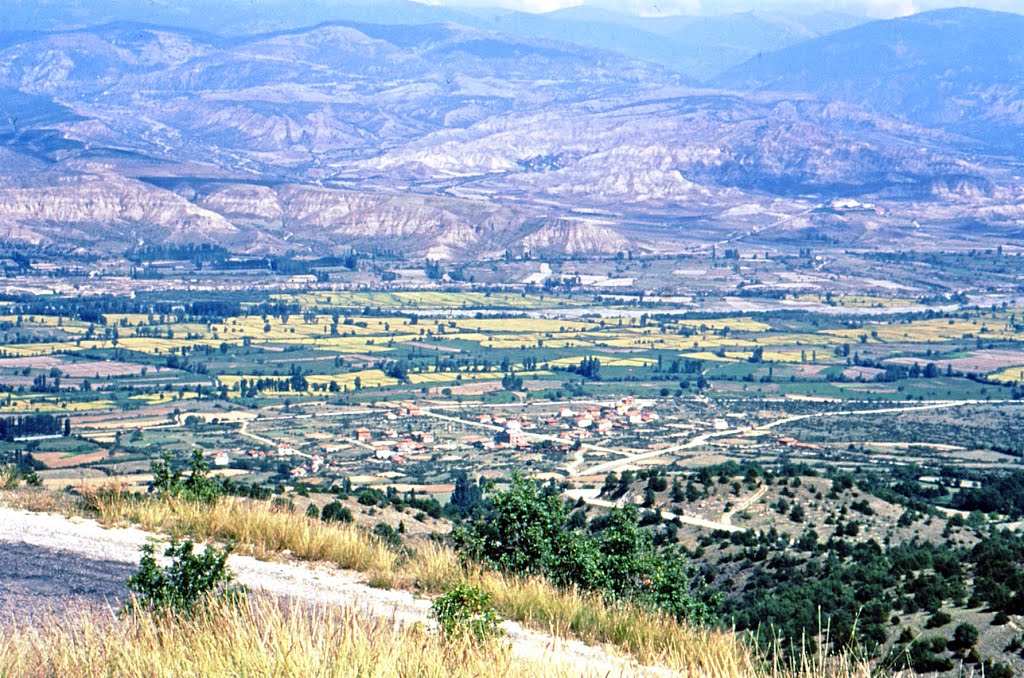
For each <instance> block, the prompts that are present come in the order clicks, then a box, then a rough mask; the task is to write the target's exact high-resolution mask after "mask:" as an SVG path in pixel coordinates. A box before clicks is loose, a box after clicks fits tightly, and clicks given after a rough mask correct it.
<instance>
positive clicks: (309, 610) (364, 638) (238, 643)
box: [0, 597, 579, 678]
mask: <svg viewBox="0 0 1024 678" xmlns="http://www.w3.org/2000/svg"><path fill="white" fill-rule="evenodd" d="M541 675H544V676H553V677H561V676H566V677H568V676H572V675H579V671H575V672H573V671H571V670H570V669H569V668H568V667H565V666H559V665H558V664H557V663H556V662H555V661H554V660H553V659H552V658H551V657H537V658H536V659H522V658H513V657H512V654H511V651H510V648H509V646H508V644H507V643H502V642H500V641H497V642H491V643H487V644H483V645H476V646H474V645H469V644H459V643H450V642H445V641H444V640H443V639H442V638H440V637H439V636H438V635H436V634H431V633H428V632H427V631H425V630H424V629H423V628H422V627H420V626H412V627H410V626H400V625H397V624H395V623H392V622H387V621H379V620H371V619H367V618H365V617H363V616H360V615H357V613H356V612H355V611H354V610H352V609H350V608H325V607H317V606H312V605H304V604H289V605H287V606H285V605H283V604H281V603H279V602H277V601H275V600H271V599H268V598H264V597H250V598H249V599H248V600H247V601H245V602H243V603H242V604H241V605H238V606H235V605H231V604H218V605H213V606H211V607H210V609H208V610H205V611H203V612H201V613H199V614H197V615H196V616H195V617H194V618H190V619H181V620H179V619H174V618H172V617H167V616H163V615H151V614H149V613H147V612H143V611H138V612H135V613H133V614H129V615H126V616H125V617H124V618H120V619H119V618H116V617H114V616H112V615H110V614H109V613H107V614H99V613H94V612H84V611H80V612H75V613H71V615H70V617H63V618H60V619H50V620H44V621H43V622H41V623H39V624H37V625H35V626H32V627H22V628H18V629H15V630H13V631H4V630H3V629H0V676H2V677H4V678H6V677H8V676H10V677H11V678H14V677H15V676H17V677H18V678H32V677H35V676H61V677H62V678H93V677H94V676H152V677H160V676H167V677H171V676H206V677H219V676H275V677H276V676H296V677H302V678H318V677H321V676H322V677H325V678H326V677H328V676H330V677H335V676H337V677H346V676H351V677H353V678H355V677H356V676H359V677H363V676H417V677H418V676H428V677H429V676H437V677H438V678H441V677H443V676H480V677H482V678H506V677H507V678H514V677H519V676H523V677H526V676H541Z"/></svg>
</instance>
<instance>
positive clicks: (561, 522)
mask: <svg viewBox="0 0 1024 678" xmlns="http://www.w3.org/2000/svg"><path fill="white" fill-rule="evenodd" d="M624 475H625V474H624ZM591 528H592V529H594V530H595V532H594V534H591V533H589V532H587V531H585V530H583V529H572V527H571V526H570V522H569V512H568V510H567V509H566V507H565V505H564V504H563V503H562V501H561V499H559V497H558V495H557V490H556V489H555V488H552V487H545V488H544V489H543V490H542V489H540V488H538V487H537V485H536V484H535V483H533V482H530V481H527V480H525V479H523V478H522V477H521V476H519V475H515V476H513V478H512V485H511V487H510V488H509V489H508V490H507V491H505V492H495V493H493V494H491V495H489V496H488V498H487V502H486V504H485V510H484V511H483V514H482V515H481V516H480V517H479V518H477V519H475V520H473V521H472V522H469V523H466V524H464V525H460V526H458V527H457V528H456V529H455V530H453V532H452V537H453V539H454V541H455V544H456V546H457V547H458V548H459V549H460V550H461V552H462V553H463V554H464V556H466V557H467V558H469V559H471V560H474V561H476V562H480V563H484V564H486V565H488V566H490V567H494V568H497V569H501V570H505V571H507V572H512V573H516V574H539V575H544V576H545V577H547V578H548V579H550V580H552V581H553V582H555V583H556V584H558V585H560V586H574V587H578V588H580V589H583V590H590V591H601V592H603V593H604V594H606V595H607V596H608V597H609V598H610V599H612V600H628V601H631V602H634V603H639V604H641V605H645V606H647V607H650V608H653V609H657V610H661V611H664V612H667V613H669V614H671V615H672V616H674V617H676V618H677V619H680V620H687V621H691V622H697V623H703V622H708V621H711V620H712V617H713V614H712V606H711V605H709V604H708V603H709V602H711V603H712V604H713V603H714V602H716V601H715V597H714V596H713V595H711V594H710V593H707V594H706V595H700V594H705V593H706V592H705V591H703V590H701V591H696V590H695V589H694V588H693V587H691V582H690V574H691V573H690V568H689V566H688V565H687V563H686V560H685V558H684V557H683V555H682V554H681V553H679V552H678V551H676V550H674V549H667V550H664V551H659V550H658V549H657V548H656V547H655V546H654V543H653V537H652V535H651V533H650V532H649V531H648V530H644V529H643V528H642V527H641V526H640V521H639V516H638V514H637V510H636V507H635V506H632V505H627V506H625V507H623V508H617V509H612V510H611V511H610V512H609V514H608V515H607V516H606V517H604V518H603V519H602V520H600V521H595V522H594V524H592V526H591Z"/></svg>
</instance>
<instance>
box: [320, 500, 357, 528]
mask: <svg viewBox="0 0 1024 678" xmlns="http://www.w3.org/2000/svg"><path fill="white" fill-rule="evenodd" d="M320 519H321V520H323V521H324V522H326V523H351V522H352V511H351V509H349V508H348V507H347V506H343V505H342V503H341V502H340V501H332V502H331V503H330V504H327V505H326V506H324V507H323V509H322V510H321V511H320Z"/></svg>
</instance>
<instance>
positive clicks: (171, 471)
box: [149, 450, 224, 504]
mask: <svg viewBox="0 0 1024 678" xmlns="http://www.w3.org/2000/svg"><path fill="white" fill-rule="evenodd" d="M172 461H173V459H172V457H171V454H170V452H165V453H164V454H163V455H162V456H161V457H160V459H159V460H157V461H154V462H153V463H152V464H151V465H150V468H151V469H152V471H153V480H152V482H151V483H150V485H149V487H150V490H151V491H152V492H155V493H156V494H157V495H158V496H160V497H165V498H167V497H177V498H179V499H185V500H187V501H196V502H201V503H204V504H212V503H214V502H215V501H217V499H219V498H220V497H221V495H223V494H224V486H223V485H222V484H221V483H220V482H218V481H217V480H216V479H214V478H210V475H209V474H210V464H209V462H207V461H206V458H205V457H204V456H203V451H202V450H194V451H193V452H192V456H191V457H190V458H189V461H188V470H189V474H188V476H187V477H185V476H184V474H183V473H182V471H181V469H180V468H177V469H176V468H173V467H172Z"/></svg>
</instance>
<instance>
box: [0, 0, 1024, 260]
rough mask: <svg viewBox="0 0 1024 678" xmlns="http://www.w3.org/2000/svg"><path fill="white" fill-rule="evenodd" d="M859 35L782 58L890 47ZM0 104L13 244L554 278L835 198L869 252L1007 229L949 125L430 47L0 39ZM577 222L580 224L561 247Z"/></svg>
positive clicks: (491, 46)
mask: <svg viewBox="0 0 1024 678" xmlns="http://www.w3.org/2000/svg"><path fill="white" fill-rule="evenodd" d="M956 16H957V15H956V14H955V13H954V15H953V17H954V18H955V17H956ZM919 21H923V22H926V23H927V21H930V20H929V19H927V15H926V18H925V19H920V20H919ZM880 23H882V24H884V25H885V26H888V28H885V29H882V28H878V27H874V28H872V26H875V24H871V25H869V26H866V27H858V28H855V29H851V31H846V32H845V33H840V34H838V36H836V37H833V38H824V39H819V40H815V41H812V42H811V43H806V44H807V45H812V46H813V45H815V44H818V43H820V42H821V41H822V40H825V41H827V40H839V39H840V37H841V36H844V35H848V34H850V33H851V32H852V33H856V32H858V31H861V32H863V31H867V32H868V33H869V34H871V33H872V31H875V32H877V31H879V30H890V31H898V30H903V29H901V28H899V26H897V27H896V28H893V27H892V24H898V23H899V22H880ZM900 25H902V24H900ZM843 39H844V40H845V39H846V38H843ZM790 49H795V48H790ZM993 49H996V50H997V51H998V48H997V47H994V48H993ZM1003 51H1010V52H1012V50H1011V49H1010V48H1006V49H1004V50H1003ZM787 52H788V50H784V51H783V52H780V53H779V54H786V53H787ZM773 58H776V57H774V56H773V57H764V59H762V60H760V61H766V60H769V59H773ZM754 65H756V64H755V62H751V63H750V64H748V65H747V66H745V67H744V68H747V69H751V68H753V67H754ZM916 67H917V66H915V68H916ZM741 71H742V69H740V70H737V71H734V72H733V74H732V75H730V76H729V77H730V78H732V77H738V76H736V74H737V73H740V72H741ZM808 77H809V76H808ZM1007 82H1009V83H1011V85H1010V86H1012V83H1013V82H1014V81H1013V80H1012V78H1011V79H1008V80H1007ZM773 86H775V85H773ZM0 88H4V89H3V91H5V92H9V93H11V94H12V96H10V97H9V99H8V100H9V102H10V103H9V105H8V107H7V110H5V111H3V113H4V115H2V116H0V143H2V144H3V146H4V147H5V148H6V149H8V155H7V156H6V159H5V158H4V157H0V165H3V167H0V174H4V173H6V178H5V180H4V190H5V193H4V197H3V201H2V202H0V224H2V225H3V226H4V228H6V229H7V232H8V233H9V234H10V237H12V238H16V239H18V238H21V239H24V240H29V241H32V242H37V241H43V240H47V239H50V240H54V241H60V242H66V243H71V244H74V242H75V239H76V238H78V237H79V236H77V235H73V234H75V233H78V231H79V230H82V229H85V230H90V229H94V230H95V235H94V236H88V237H86V236H83V237H82V238H81V241H80V243H79V244H81V245H83V246H88V247H105V248H107V249H111V248H112V249H115V250H116V249H117V248H120V247H123V246H130V245H133V244H136V242H137V241H138V240H146V241H149V240H161V239H169V240H185V239H194V240H199V241H213V240H222V241H225V242H229V243H231V245H232V247H236V248H238V249H240V250H244V251H268V252H269V251H296V252H311V251H324V250H327V251H333V250H339V249H344V248H347V247H350V246H356V247H361V248H369V249H372V248H373V247H375V246H379V245H380V243H382V242H383V243H385V244H386V245H387V246H388V247H389V248H393V249H394V248H397V249H400V250H401V251H403V252H405V253H408V254H415V255H417V256H418V255H423V254H428V253H429V254H431V255H432V256H440V257H455V258H461V257H474V256H497V255H500V254H501V253H502V252H503V251H504V249H505V248H507V247H512V246H526V247H533V248H535V249H543V250H545V251H548V252H556V251H558V247H559V246H558V242H559V240H564V241H565V243H564V247H563V248H562V250H561V251H562V253H584V252H587V251H592V252H614V251H618V250H619V249H621V248H623V247H637V246H639V247H647V245H646V244H644V242H643V241H644V238H643V236H642V234H641V235H640V236H639V237H640V240H639V242H638V241H637V240H636V237H637V236H636V234H635V232H634V231H632V230H631V227H630V224H633V223H634V222H638V221H639V222H645V223H647V222H650V221H651V220H652V219H656V220H663V221H667V222H671V221H672V220H674V219H677V218H680V217H685V218H699V219H700V220H702V221H701V222H700V223H701V228H703V229H704V230H705V231H706V232H707V233H708V234H713V233H716V232H730V233H732V232H736V231H742V230H744V229H757V230H761V229H763V227H765V226H767V225H770V224H771V223H772V222H773V221H775V220H777V219H778V218H779V217H778V216H777V215H778V214H779V210H780V209H781V210H782V212H783V213H789V214H794V213H799V212H803V211H806V210H807V209H809V208H811V207H813V206H814V205H815V204H819V203H822V202H827V201H828V200H830V199H831V198H833V197H842V196H864V197H865V199H866V200H869V201H871V202H877V201H884V203H885V204H884V205H883V208H884V209H885V210H886V215H887V219H886V221H887V222H889V223H890V224H892V227H893V228H897V227H898V225H899V224H909V223H910V222H912V221H916V220H920V219H922V218H929V214H931V215H934V216H935V218H937V219H939V218H941V219H942V220H943V221H946V220H949V219H952V218H971V219H981V220H982V221H984V220H995V219H996V218H997V217H998V218H999V219H1000V220H1001V222H1000V223H1006V220H1007V219H1009V220H1011V221H1012V219H1014V218H1015V217H1014V216H1013V215H1015V214H1018V213H1019V211H1020V210H1019V209H1017V208H1018V207H1019V205H1018V203H1019V195H1020V191H1019V190H1017V188H1018V187H1019V182H1018V181H1016V180H1015V179H1014V178H1013V177H1014V168H1013V165H1012V164H1010V163H1007V162H1006V161H1005V160H1004V159H1000V158H995V157H990V156H986V155H984V154H981V153H979V151H982V150H983V149H984V146H983V145H982V142H980V141H977V140H974V139H971V138H970V137H969V136H965V135H966V134H967V132H969V131H970V130H967V129H964V128H963V126H962V125H949V126H946V128H947V129H937V127H938V126H937V125H935V126H928V125H922V124H921V123H919V122H915V121H913V120H911V119H908V118H909V116H899V115H897V116H889V115H884V114H881V113H878V112H873V111H872V110H870V109H869V108H866V107H865V106H866V104H865V102H853V103H840V102H832V103H828V102H822V101H820V100H815V99H812V98H811V97H810V96H809V95H807V94H804V93H789V94H777V93H772V92H767V91H765V92H759V93H755V94H748V93H743V92H741V91H737V90H731V91H727V90H709V89H700V88H695V87H694V86H692V85H689V84H687V82H686V80H685V79H684V78H680V77H679V76H678V74H676V73H674V72H672V71H671V70H669V69H666V68H664V67H661V66H658V65H652V64H649V63H644V62H640V61H635V60H630V59H627V58H624V57H622V56H619V55H616V54H613V53H611V52H602V51H599V50H592V49H589V48H583V47H579V46H574V45H569V44H566V43H560V42H557V41H552V40H548V39H524V38H520V37H514V36H512V37H510V36H506V35H502V34H500V33H496V32H494V31H486V30H480V29H477V28H472V27H466V26H458V25H452V24H431V25H428V26H413V27H410V26H401V25H366V24H355V23H352V22H347V23H346V22H340V23H339V22H334V23H327V24H322V25H318V26H314V27H311V28H305V29H297V30H282V31H276V32H273V33H266V34H261V35H256V36H250V37H228V38H222V37H216V36H212V35H209V34H206V33H202V32H197V31H185V30H178V29H173V28H162V27H154V26H149V25H141V24H129V23H123V22H122V23H115V24H108V25H104V26H100V27H98V28H95V29H83V30H75V31H69V32H63V33H20V34H8V35H6V36H5V37H4V39H0ZM970 93H971V90H969V89H968V90H965V92H964V93H963V94H964V96H967V95H970ZM837 98H839V99H842V97H837ZM858 104H865V105H858ZM1000 110H1002V113H1000ZM1012 110H1013V107H1012V106H1004V107H1003V108H1002V109H997V110H995V112H994V113H993V115H995V114H997V113H998V114H999V115H1002V119H1004V120H1009V119H1011V118H1012V116H1010V115H1008V114H1006V111H1010V112H1011V113H1012ZM897 113H898V112H897ZM140 179H141V180H140ZM211 182H212V183H211ZM737 208H741V209H737ZM580 210H584V211H586V210H596V212H595V213H600V214H601V215H602V220H601V221H600V222H599V223H598V222H586V224H585V226H579V225H578V224H579V223H580V222H578V221H573V219H576V217H578V213H579V211H580ZM912 210H913V211H912ZM1016 218H1019V217H1016ZM566 219H569V221H566ZM825 222H828V223H827V226H828V230H829V233H830V234H831V235H830V236H829V237H834V238H838V239H840V240H842V239H843V238H844V237H845V236H844V235H843V233H844V231H843V228H842V227H841V226H842V225H843V224H845V225H846V227H847V233H848V235H849V237H850V238H852V239H856V238H860V237H862V235H863V234H864V233H866V232H868V231H870V232H872V233H878V232H881V231H884V227H883V225H880V224H878V223H876V222H877V219H876V217H873V216H871V215H869V214H866V213H851V214H846V215H843V216H842V218H841V219H833V218H831V217H826V216H823V215H813V214H812V215H809V216H806V217H804V218H802V219H796V220H793V221H792V222H790V223H789V227H788V229H787V230H786V231H785V233H789V232H790V231H791V230H792V229H793V227H795V226H799V225H801V224H804V225H805V226H806V228H807V229H809V230H808V232H811V231H814V230H815V229H817V228H819V226H821V225H822V224H824V223H825ZM869 222H870V223H869ZM570 223H572V224H577V225H575V226H573V228H568V227H567V226H566V224H570ZM64 226H67V227H68V228H64ZM620 227H624V228H620ZM869 227H870V228H869ZM76 229H78V230H76ZM617 229H618V230H617ZM879 229H881V231H880V230H879ZM779 232H780V233H782V232H783V231H781V230H780V231H779ZM626 233H633V235H625V234H626ZM791 235H792V237H798V236H799V233H798V232H796V233H792V234H791ZM787 237H788V236H787ZM396 242H397V244H395V243H396Z"/></svg>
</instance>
